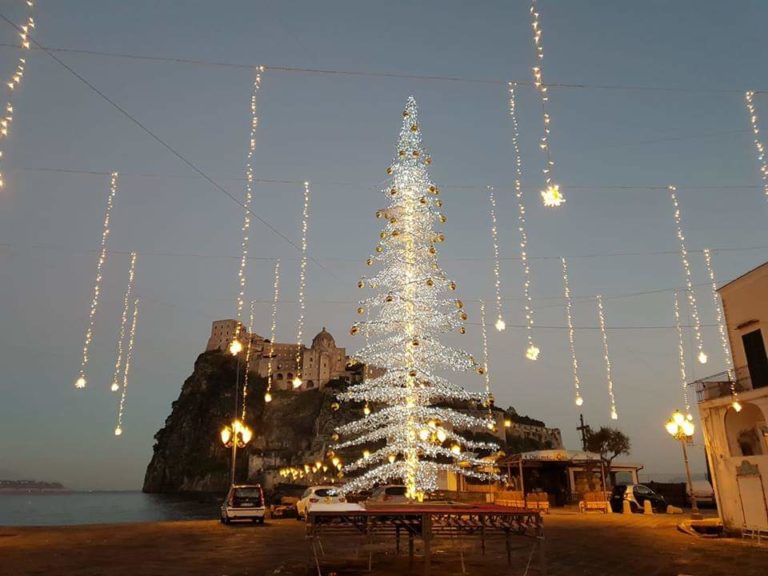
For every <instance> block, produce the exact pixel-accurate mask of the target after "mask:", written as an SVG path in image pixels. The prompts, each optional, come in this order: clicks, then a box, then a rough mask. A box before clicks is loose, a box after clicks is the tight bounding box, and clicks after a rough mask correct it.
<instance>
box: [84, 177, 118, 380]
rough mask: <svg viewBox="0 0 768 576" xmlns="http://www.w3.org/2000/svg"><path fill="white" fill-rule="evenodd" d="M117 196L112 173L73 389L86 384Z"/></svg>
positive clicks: (115, 183)
mask: <svg viewBox="0 0 768 576" xmlns="http://www.w3.org/2000/svg"><path fill="white" fill-rule="evenodd" d="M116 194H117V172H112V176H111V178H110V183H109V196H108V198H107V210H106V213H105V214H104V224H103V226H102V231H101V249H100V250H99V259H98V260H97V262H96V279H95V280H94V283H93V296H92V297H91V307H90V309H89V311H88V328H86V330H85V338H84V339H83V355H82V358H81V360H80V374H79V375H78V377H77V379H76V380H75V388H85V387H86V385H87V384H88V379H87V378H86V375H85V373H86V369H87V367H88V351H89V350H90V347H91V342H92V341H93V326H94V320H95V317H96V309H97V308H98V307H99V296H100V295H101V278H102V269H103V268H104V261H105V260H106V259H107V238H109V231H110V229H109V222H110V219H111V218H112V206H114V203H115V195H116Z"/></svg>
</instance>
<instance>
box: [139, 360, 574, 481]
mask: <svg viewBox="0 0 768 576" xmlns="http://www.w3.org/2000/svg"><path fill="white" fill-rule="evenodd" d="M240 362H241V369H242V359H241V360H240ZM235 376H236V360H235V358H234V357H232V356H231V355H229V354H225V353H222V352H219V351H211V352H205V353H203V354H201V355H200V356H199V357H198V358H197V361H196V362H195V369H194V372H193V373H192V375H191V376H190V377H189V378H187V380H186V381H185V382H184V385H183V386H182V389H181V394H179V398H178V399H177V400H176V401H175V402H173V403H172V405H171V414H170V416H168V418H167V419H166V421H165V426H164V427H163V428H161V429H160V431H158V432H157V434H155V440H156V442H155V446H154V454H153V456H152V460H151V461H150V463H149V466H147V472H146V475H145V477H144V487H143V490H144V492H224V491H226V489H227V487H228V486H229V470H230V465H231V464H230V454H231V452H230V451H229V450H228V449H226V448H225V447H224V446H223V445H222V444H221V441H220V439H219V431H220V430H221V428H222V427H223V426H224V425H226V424H228V423H230V422H231V421H232V416H233V412H234V394H235V386H234V384H235ZM240 378H241V382H242V374H240ZM345 385H346V384H345V383H344V382H341V381H336V382H330V383H329V384H328V385H327V386H326V387H325V388H323V390H307V391H304V392H299V393H297V392H292V391H274V390H273V391H272V397H273V400H272V402H271V403H269V404H268V405H266V406H267V407H268V409H266V410H265V403H264V392H265V389H266V381H265V380H264V379H263V378H259V377H258V376H257V375H256V374H255V373H251V374H250V375H249V392H248V396H247V401H246V403H247V406H246V408H247V409H246V418H245V420H246V423H247V424H248V426H250V427H251V429H252V430H253V432H254V438H253V440H252V441H251V442H250V444H249V445H248V446H247V447H246V448H245V449H243V450H239V451H238V463H237V478H238V481H245V480H246V479H247V480H249V481H255V482H261V483H263V484H265V487H267V488H270V487H271V486H272V485H273V484H276V483H278V482H279V481H280V476H279V470H280V469H281V468H285V467H296V468H302V467H303V466H304V465H305V464H307V463H314V462H316V461H318V460H320V461H322V460H324V459H326V453H327V451H328V448H329V446H330V445H331V444H333V438H332V436H333V434H334V430H335V429H336V427H337V426H339V425H341V424H343V423H345V422H349V421H351V420H354V419H357V418H360V417H361V416H362V414H361V411H362V406H360V405H357V406H356V405H353V404H347V403H345V404H342V405H341V406H339V405H338V403H337V402H336V398H335V396H336V394H337V393H338V392H339V390H341V389H342V388H343V387H344V386H345ZM494 412H495V413H496V419H497V422H498V423H499V434H498V435H496V436H494V435H491V434H486V436H488V437H487V438H483V439H487V440H491V441H496V442H497V443H499V444H500V446H501V448H502V449H503V450H505V451H507V452H517V451H521V450H533V449H538V448H558V447H560V446H559V442H560V440H559V438H560V433H559V430H556V429H550V428H545V427H544V424H543V422H540V421H536V420H533V419H531V418H528V417H521V416H518V415H517V413H516V412H515V411H514V410H513V409H511V408H510V409H507V410H501V409H498V408H495V409H494ZM505 420H508V421H509V422H508V423H507V427H505V425H504V421H505ZM481 436H482V434H481ZM478 439H480V438H478ZM339 456H341V457H342V460H344V461H349V459H350V458H347V457H346V456H347V455H345V454H339Z"/></svg>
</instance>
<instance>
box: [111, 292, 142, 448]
mask: <svg viewBox="0 0 768 576" xmlns="http://www.w3.org/2000/svg"><path fill="white" fill-rule="evenodd" d="M138 317H139V299H138V298H136V299H135V300H134V301H133V317H132V319H131V332H130V336H129V337H128V349H127V350H126V353H125V366H124V367H123V385H122V392H121V393H120V405H119V407H118V410H117V426H116V427H115V436H120V435H122V433H123V416H124V415H125V397H126V395H127V393H128V375H129V373H130V371H131V363H132V362H133V344H134V342H135V340H136V321H137V319H138Z"/></svg>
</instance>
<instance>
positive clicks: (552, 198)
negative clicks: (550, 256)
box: [530, 0, 565, 207]
mask: <svg viewBox="0 0 768 576" xmlns="http://www.w3.org/2000/svg"><path fill="white" fill-rule="evenodd" d="M530 13H531V28H532V31H533V45H534V48H535V49H536V66H534V67H533V68H532V70H533V85H534V87H535V88H536V92H537V93H538V94H539V100H540V101H541V113H542V116H543V120H544V132H543V133H542V136H541V138H540V139H539V148H541V149H542V150H543V151H544V154H545V156H546V163H545V165H544V168H542V173H543V174H544V184H545V188H544V190H542V191H541V199H542V201H543V203H544V206H547V207H557V206H560V205H562V204H563V203H564V202H565V196H564V195H563V193H562V192H561V191H560V186H559V185H558V184H555V183H554V182H553V180H552V171H553V170H554V168H555V161H554V160H553V159H552V152H551V151H550V149H549V135H550V132H551V129H550V126H549V125H550V123H551V121H552V117H551V116H550V114H549V111H548V108H549V107H548V105H547V103H548V102H549V94H548V92H549V87H548V86H547V85H546V84H544V77H543V75H542V72H541V68H542V65H543V61H544V46H543V45H542V39H541V36H542V30H541V20H540V19H539V16H540V14H539V11H538V9H537V7H536V0H531V7H530Z"/></svg>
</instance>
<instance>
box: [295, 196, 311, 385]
mask: <svg viewBox="0 0 768 576" xmlns="http://www.w3.org/2000/svg"><path fill="white" fill-rule="evenodd" d="M309 196H310V194H309V182H304V210H303V212H302V215H301V264H299V321H298V323H297V328H296V332H297V335H296V377H295V378H294V379H293V382H292V383H291V384H292V385H293V387H294V388H300V387H301V384H302V380H301V368H302V366H301V362H302V358H301V352H302V344H301V340H302V338H303V337H304V310H305V308H306V303H305V299H304V292H305V290H306V287H307V231H308V229H309Z"/></svg>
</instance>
